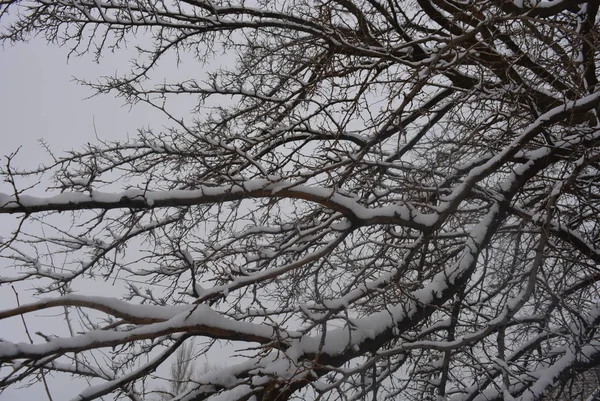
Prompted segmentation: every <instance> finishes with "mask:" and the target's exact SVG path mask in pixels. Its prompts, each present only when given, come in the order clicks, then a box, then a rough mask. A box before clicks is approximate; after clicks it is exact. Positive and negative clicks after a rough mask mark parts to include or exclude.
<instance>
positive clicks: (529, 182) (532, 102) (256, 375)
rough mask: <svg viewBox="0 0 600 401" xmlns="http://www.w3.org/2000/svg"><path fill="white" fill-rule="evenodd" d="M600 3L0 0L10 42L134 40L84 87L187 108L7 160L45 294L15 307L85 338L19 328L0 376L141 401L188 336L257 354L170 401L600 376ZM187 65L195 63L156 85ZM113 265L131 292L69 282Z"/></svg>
mask: <svg viewBox="0 0 600 401" xmlns="http://www.w3.org/2000/svg"><path fill="white" fill-rule="evenodd" d="M599 4H600V2H599V1H597V0H594V1H586V0H551V1H550V0H548V1H546V0H413V1H398V0H329V1H322V0H317V1H312V0H272V1H267V0H257V1H255V2H248V1H244V0H182V1H171V2H164V1H158V0H137V1H136V0H111V1H106V0H94V1H92V0H60V1H58V0H56V1H55V0H0V7H1V8H0V10H1V11H0V13H1V14H0V15H2V23H1V27H2V34H1V35H2V36H0V38H2V39H3V40H4V41H12V42H19V41H23V40H26V39H27V38H29V37H31V36H33V35H42V36H43V37H45V38H47V39H48V40H49V41H50V42H53V43H56V44H59V45H66V46H70V47H71V49H72V50H73V52H74V54H81V55H85V54H88V53H89V54H92V55H93V56H94V57H96V58H101V57H102V56H103V54H104V52H106V51H113V50H117V51H118V49H120V48H121V47H123V46H124V45H125V44H126V42H127V41H134V42H135V44H136V46H137V48H138V49H139V55H138V57H137V58H136V59H135V62H134V64H133V65H132V66H131V70H130V72H129V73H127V74H125V75H123V76H115V77H109V78H102V79H100V80H99V81H94V82H88V83H87V84H88V85H89V86H90V87H91V88H92V89H94V90H96V91H97V92H99V93H110V94H113V95H116V96H120V97H122V98H123V99H125V100H126V101H128V102H131V103H132V104H135V103H139V102H142V103H145V104H148V105H151V106H152V107H154V108H155V109H156V112H157V113H163V114H164V115H165V116H167V117H168V118H169V119H170V121H171V122H172V125H171V127H169V128H168V129H163V130H161V129H143V130H140V131H139V135H138V136H137V138H133V139H123V140H122V141H117V142H110V143H107V142H106V143H102V142H99V143H97V144H90V145H87V146H85V147H84V148H83V149H82V150H78V151H69V152H67V153H66V154H65V155H63V156H56V157H55V160H54V163H52V164H50V165H45V166H41V167H40V168H39V169H37V170H35V171H22V170H19V169H17V168H15V167H14V166H13V163H12V157H11V156H10V155H9V156H8V157H7V159H6V163H5V166H4V168H3V169H2V171H1V174H2V177H3V178H4V180H5V181H6V182H7V183H9V184H10V185H11V186H12V188H13V193H7V194H2V195H0V213H13V214H18V215H19V216H21V224H18V225H17V226H16V227H14V232H13V234H12V236H11V237H10V238H8V239H6V240H4V242H3V244H2V251H1V255H2V257H3V258H4V260H5V261H7V262H8V267H9V268H10V269H12V274H11V275H2V277H1V279H0V280H1V281H2V283H4V284H7V283H13V282H19V281H25V282H27V283H30V285H31V286H35V287H36V288H38V289H39V293H40V295H43V296H40V300H39V301H38V302H36V303H33V304H27V305H22V306H20V307H16V308H12V309H8V310H4V311H2V312H0V318H8V317H11V316H18V315H27V314H29V313H31V312H34V311H40V310H45V309H48V308H57V307H60V308H64V310H67V311H68V310H77V311H79V312H80V313H79V314H73V313H72V314H69V315H65V319H66V321H67V322H68V323H69V324H72V325H74V326H75V325H77V324H78V325H80V327H81V330H80V332H79V333H76V332H73V334H72V335H71V336H67V337H62V338H56V337H53V336H51V335H50V334H48V333H44V334H43V337H42V338H43V340H42V341H41V342H40V343H35V344H22V343H19V344H15V343H10V342H7V341H4V342H1V343H0V362H1V363H2V364H3V366H4V367H6V368H7V369H3V370H2V373H3V374H4V376H3V378H2V379H1V382H0V383H1V386H2V387H7V386H11V385H15V384H18V383H21V382H23V381H24V380H28V379H31V378H32V377H35V376H36V375H39V374H42V373H45V372H66V373H70V374H72V375H75V376H78V377H91V378H95V379H96V382H95V383H97V382H98V381H100V382H102V384H100V385H97V384H96V385H94V386H92V387H90V388H89V389H87V390H85V391H84V392H82V393H81V394H79V398H77V399H78V400H91V399H98V398H100V397H102V396H104V395H108V394H111V395H112V396H114V397H121V398H130V399H132V400H141V399H143V398H144V397H145V393H144V388H145V387H144V386H142V384H143V383H144V380H145V379H146V378H147V376H148V375H149V374H150V373H151V372H153V371H154V370H155V369H156V368H157V367H158V366H160V365H161V364H162V363H164V362H165V361H166V360H167V358H168V356H169V355H171V354H172V353H173V352H175V351H176V349H177V348H178V347H180V346H181V345H182V344H183V342H184V341H185V339H186V338H188V337H195V338H196V339H197V341H204V344H205V348H203V349H202V350H201V352H203V353H207V352H209V351H210V349H211V347H212V344H213V343H216V342H218V341H219V340H226V341H234V342H235V343H234V347H235V348H236V349H245V351H244V352H243V353H244V355H246V356H247V357H248V358H249V359H248V360H247V361H245V362H244V361H242V362H240V363H235V364H230V366H227V367H224V368H222V369H218V370H216V371H214V372H208V373H206V374H204V375H202V376H201V377H199V378H198V379H197V383H195V384H194V385H193V386H192V387H191V388H190V389H189V390H188V391H187V392H186V393H185V394H183V395H181V396H179V398H177V399H180V400H202V399H208V398H210V397H213V396H217V397H218V399H220V400H264V401H274V400H278V401H281V400H287V399H294V398H295V399H322V400H325V399H331V400H333V399H343V400H346V399H347V400H386V399H389V400H396V399H402V400H405V399H406V400H426V399H434V398H435V399H440V400H444V399H451V400H455V401H474V400H500V399H505V400H512V399H513V398H518V399H520V400H538V399H541V398H543V397H544V396H545V395H548V394H550V393H551V392H552V391H556V390H555V389H556V388H557V387H559V386H561V385H562V384H564V383H568V382H569V381H570V380H571V379H572V378H573V377H574V376H576V375H578V374H579V373H578V372H582V371H585V370H587V369H590V368H592V367H594V366H597V365H598V364H599V362H600V335H599V333H598V330H597V328H598V323H599V322H600V305H599V304H598V301H599V297H598V290H599V284H598V281H599V279H600V270H599V269H598V264H599V263H600V246H599V244H600V224H599V222H600V218H599V214H600V130H599V127H600V123H599V119H598V109H599V107H600V88H599V85H598V74H597V67H596V64H597V62H598V58H599V57H600V52H599V38H600V30H599V25H598V21H597V20H598V8H599ZM220 54H227V55H228V57H230V58H232V59H235V62H234V63H231V66H229V67H226V66H219V65H216V64H215V63H214V62H213V60H215V58H216V56H218V55H220ZM174 58H177V60H178V61H180V62H182V63H192V62H196V63H198V64H197V65H198V68H197V69H190V70H181V71H179V72H177V73H174V74H173V76H161V75H160V74H161V71H162V72H164V70H161V69H159V68H156V67H157V66H159V65H161V63H162V62H163V61H164V60H173V59H174ZM201 66H204V67H203V69H201V68H200V67H201ZM184 71H190V72H189V73H190V74H191V75H190V76H182V74H183V72H184ZM203 71H204V72H203ZM178 97H188V98H190V99H193V101H194V102H195V107H194V109H193V110H192V111H191V112H189V113H188V112H187V111H184V110H181V108H180V107H176V106H175V104H174V103H173V99H175V98H178ZM142 123H143V122H142ZM49 175H50V176H51V177H53V179H52V181H51V182H48V181H42V182H43V183H44V184H45V185H47V187H48V188H49V190H51V191H54V193H51V194H49V195H48V197H46V198H35V197H32V196H29V195H28V193H27V191H26V190H24V189H23V188H24V185H25V184H24V182H25V181H22V180H24V179H28V178H27V177H32V176H33V177H42V178H38V179H40V180H42V179H44V177H48V176H49ZM27 182H28V181H27ZM46 183H47V184H46ZM64 212H72V213H73V216H72V218H70V219H69V218H66V216H65V217H64V218H63V219H62V220H63V224H54V223H50V221H56V219H53V220H49V219H48V217H49V216H52V215H55V214H59V213H64ZM63 216H64V215H63ZM40 227H43V228H44V230H45V231H44V232H45V235H44V236H41V235H40V234H39V229H40ZM56 254H60V255H62V256H63V257H64V258H65V262H64V264H63V263H62V262H61V264H60V265H59V264H58V263H55V262H56V258H52V257H51V256H52V255H56ZM117 276H118V277H127V278H128V280H131V281H130V283H131V285H130V287H129V293H128V294H126V295H125V296H124V299H113V298H105V297H92V296H86V295H78V294H76V293H69V292H68V291H69V290H76V289H77V285H78V283H81V282H82V281H84V280H87V279H89V278H96V279H98V278H103V279H109V278H114V277H117ZM135 281H142V282H145V283H147V286H146V287H147V288H142V287H140V285H139V284H135ZM154 284H160V285H162V286H166V290H164V289H163V287H156V286H155V287H154V290H152V288H153V285H154ZM61 294H65V295H62V296H59V295H61ZM61 310H62V309H61ZM92 310H93V311H97V312H102V314H100V313H91V311H92ZM106 315H108V316H109V318H108V319H107V318H105V316H106ZM103 316H104V318H103ZM78 317H79V320H77V318H78ZM100 354H102V355H103V356H104V358H97V357H96V356H97V355H100ZM107 359H108V360H112V363H110V364H107V363H106V362H105V360H107ZM565 391H568V387H566V386H565Z"/></svg>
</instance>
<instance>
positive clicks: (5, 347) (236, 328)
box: [0, 305, 274, 359]
mask: <svg viewBox="0 0 600 401" xmlns="http://www.w3.org/2000/svg"><path fill="white" fill-rule="evenodd" d="M133 309H135V308H133ZM186 329H187V330H189V329H195V330H197V331H198V332H199V333H201V334H204V335H207V336H211V334H212V333H214V335H212V336H215V337H216V336H219V337H222V338H227V337H229V338H234V337H235V336H240V337H241V336H245V337H250V338H253V339H255V340H259V339H262V340H264V341H267V340H270V339H271V338H273V337H274V332H273V329H272V328H270V327H269V326H265V325H257V324H253V323H248V322H238V321H234V320H231V319H227V318H225V317H223V316H222V315H220V314H219V313H217V312H215V311H213V310H211V309H210V308H209V307H208V306H206V305H197V306H194V307H192V308H191V310H187V311H184V312H181V313H178V314H176V315H175V316H173V317H172V318H170V319H169V320H166V321H164V322H160V323H153V324H148V325H145V326H141V327H138V328H135V329H132V330H128V331H108V330H94V331H90V332H87V333H85V334H83V335H80V336H75V337H58V338H52V339H51V340H49V341H48V342H46V343H44V344H29V343H18V344H13V343H8V342H2V343H0V359H12V358H19V357H40V356H46V355H51V354H53V353H64V352H74V351H79V350H85V349H90V348H100V347H106V346H112V345H115V344H120V343H124V342H129V341H132V340H139V339H144V338H155V337H157V336H160V335H163V334H167V333H175V332H178V331H184V330H186Z"/></svg>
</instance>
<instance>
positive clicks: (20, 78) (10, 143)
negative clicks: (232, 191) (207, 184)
mask: <svg viewBox="0 0 600 401" xmlns="http://www.w3.org/2000/svg"><path fill="white" fill-rule="evenodd" d="M126 62H127V59H126V58H124V56H123V55H119V56H111V57H108V58H107V59H106V62H103V63H102V64H100V65H96V64H94V63H93V62H92V61H91V60H90V58H89V57H87V56H86V57H83V58H80V59H77V58H74V59H71V60H70V61H69V62H68V63H67V49H66V48H58V47H56V46H52V45H48V44H46V43H45V42H43V41H42V40H32V41H31V42H29V43H28V44H23V43H21V44H18V45H15V46H5V47H4V48H0V139H1V141H0V156H2V164H5V163H6V159H5V158H4V157H3V156H4V155H6V154H9V153H11V152H13V151H15V150H16V149H17V148H18V147H19V146H21V150H20V151H19V157H17V159H16V163H15V164H16V165H17V166H18V167H21V168H34V167H36V166H38V165H39V164H40V163H42V162H47V161H49V160H50V158H49V156H48V154H47V153H46V151H45V150H44V149H43V148H42V146H41V145H40V143H39V140H40V139H43V140H44V141H45V142H46V143H47V144H48V145H49V146H50V148H51V149H52V150H53V151H54V152H55V154H57V155H60V154H62V153H63V152H64V151H65V150H69V149H76V148H78V147H80V146H81V145H82V144H84V143H86V142H93V141H96V139H95V135H96V134H97V135H98V136H99V137H100V138H102V139H116V138H124V136H125V135H126V134H127V133H129V134H135V131H136V128H137V127H139V126H142V125H144V126H147V125H152V123H153V121H152V113H147V112H146V113H145V110H144V107H143V106H139V107H136V108H135V109H133V110H130V108H129V107H128V106H125V107H123V102H122V101H121V100H118V99H114V98H112V97H110V96H101V97H94V98H92V99H87V100H84V99H85V98H86V97H88V96H89V95H90V94H91V91H90V90H89V89H88V88H85V87H82V86H79V85H77V84H76V83H74V82H72V80H73V79H72V77H73V76H77V77H79V78H90V79H91V78H94V77H97V76H100V75H112V74H113V73H114V72H115V70H116V66H123V65H125V63H126ZM146 111H147V110H146ZM44 187H45V185H41V186H40V188H39V189H37V190H34V193H36V194H39V195H41V194H42V193H43V192H42V189H43V188H44ZM0 192H8V193H10V192H11V188H10V186H8V185H7V184H6V183H4V182H0ZM12 222H14V218H12V217H10V216H6V215H3V216H0V236H6V235H7V234H8V230H9V227H10V226H11V225H12V224H11V223H12ZM2 267H6V262H2V261H0V274H1V272H2V270H3V269H2ZM4 271H5V272H6V270H4ZM108 285H110V284H105V285H103V286H102V290H100V291H99V292H104V291H105V290H106V288H105V287H106V286H108ZM16 288H17V290H18V291H19V294H20V300H21V302H27V301H28V300H29V301H30V300H31V296H30V294H31V291H30V290H29V289H28V288H27V285H16ZM103 295H107V294H106V293H104V294H103ZM14 305H15V296H14V293H13V291H12V290H11V288H10V287H7V286H3V287H0V309H6V308H9V307H12V306H14ZM45 314H46V315H47V314H48V313H45ZM27 319H28V321H27V323H28V325H31V327H30V330H31V331H35V330H36V328H40V329H41V328H46V331H51V328H53V327H52V326H54V325H55V324H56V323H54V324H53V321H54V322H55V320H54V319H55V318H54V319H53V318H52V317H46V318H40V317H39V316H38V317H37V318H36V317H33V316H28V317H27ZM48 325H52V326H48ZM61 326H62V324H61ZM0 337H2V338H5V339H12V340H13V341H14V340H18V341H27V340H26V337H25V332H24V330H23V326H22V322H21V321H20V319H9V320H7V321H4V322H0ZM48 381H49V385H50V389H51V392H52V395H53V397H54V400H55V401H58V400H65V399H66V400H68V399H70V398H71V397H73V396H75V394H76V391H77V390H78V389H81V388H83V387H85V383H84V382H77V381H72V380H68V379H61V380H57V379H56V378H54V379H53V378H51V377H49V378H48ZM43 399H47V397H46V396H45V393H44V391H43V389H42V387H41V386H33V387H31V388H29V389H21V390H18V389H11V390H8V391H5V392H4V393H2V394H0V400H7V401H8V400H43Z"/></svg>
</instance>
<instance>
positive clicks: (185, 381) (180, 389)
mask: <svg viewBox="0 0 600 401" xmlns="http://www.w3.org/2000/svg"><path fill="white" fill-rule="evenodd" d="M196 370H197V366H196V361H195V360H194V344H193V343H191V342H185V343H184V344H183V345H182V346H181V347H180V348H178V349H177V352H176V353H175V360H174V361H173V362H171V369H170V372H169V373H170V375H169V377H168V378H167V381H168V382H169V387H168V388H166V389H162V388H161V389H159V390H157V391H156V393H158V394H159V396H158V399H159V400H161V401H166V400H171V399H173V398H174V397H176V396H178V395H181V394H184V393H185V392H186V390H189V389H190V386H191V385H192V383H193V382H192V380H193V378H194V375H195V374H196ZM206 372H208V369H205V372H204V373H206Z"/></svg>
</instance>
